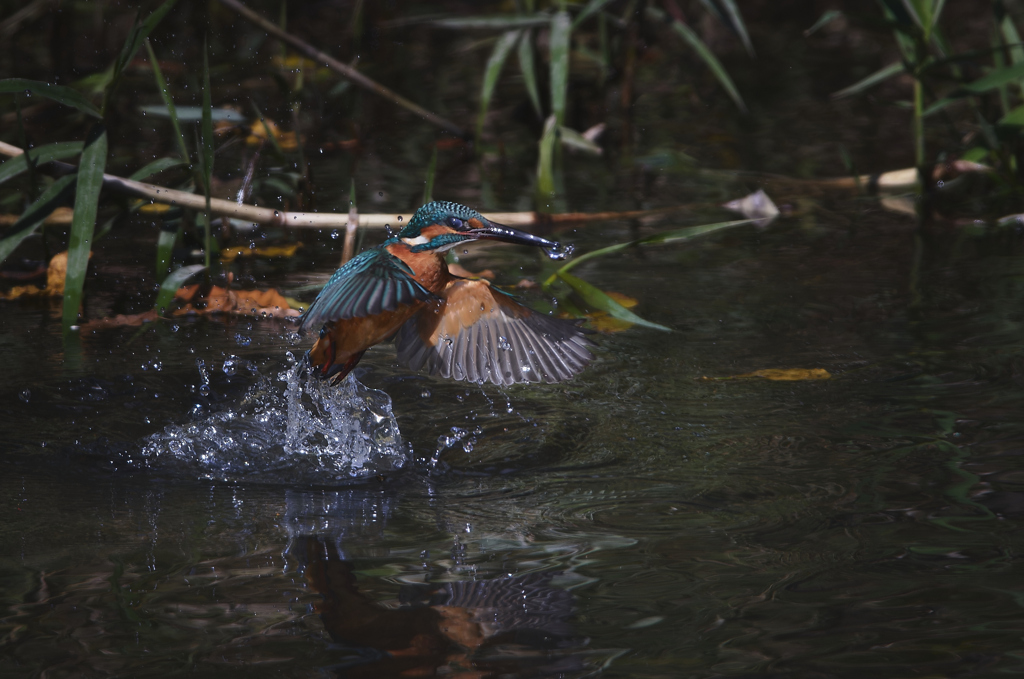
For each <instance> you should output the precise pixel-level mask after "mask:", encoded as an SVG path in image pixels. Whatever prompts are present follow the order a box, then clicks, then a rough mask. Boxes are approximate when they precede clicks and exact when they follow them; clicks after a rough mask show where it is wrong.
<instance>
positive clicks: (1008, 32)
mask: <svg viewBox="0 0 1024 679" xmlns="http://www.w3.org/2000/svg"><path fill="white" fill-rule="evenodd" d="M999 29H1000V32H1001V33H1002V35H1003V46H1006V47H1008V51H1009V53H1010V63H1012V64H1022V63H1024V47H1022V46H1021V44H1020V34H1019V33H1018V32H1017V27H1016V26H1015V25H1014V24H1013V19H1012V18H1011V17H1010V16H1009V15H1006V16H1004V17H1003V20H1002V21H1001V22H1000V24H999ZM1017 86H1018V87H1019V88H1020V90H1021V91H1022V92H1024V80H1018V81H1017Z"/></svg>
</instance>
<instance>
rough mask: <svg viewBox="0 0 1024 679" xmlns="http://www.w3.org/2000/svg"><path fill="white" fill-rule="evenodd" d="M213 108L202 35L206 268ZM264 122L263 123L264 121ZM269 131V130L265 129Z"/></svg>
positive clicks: (210, 231)
mask: <svg viewBox="0 0 1024 679" xmlns="http://www.w3.org/2000/svg"><path fill="white" fill-rule="evenodd" d="M212 110H213V103H212V98H211V95H210V59H209V49H208V46H207V42H206V37H205V36H204V37H203V149H202V153H203V191H204V193H205V194H206V219H205V220H204V223H205V226H206V244H205V246H204V247H203V251H204V252H203V254H204V256H205V261H206V268H207V269H209V268H210V256H211V253H212V251H213V228H212V227H211V226H210V219H211V217H210V215H211V210H210V191H211V189H212V186H211V183H212V181H213V118H212V117H211V114H210V112H211V111H212ZM264 124H265V123H264ZM267 133H268V134H269V133H270V130H269V129H268V130H267Z"/></svg>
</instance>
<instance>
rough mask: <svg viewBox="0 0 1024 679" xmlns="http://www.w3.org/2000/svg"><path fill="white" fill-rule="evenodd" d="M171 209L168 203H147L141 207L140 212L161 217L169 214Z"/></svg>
mask: <svg viewBox="0 0 1024 679" xmlns="http://www.w3.org/2000/svg"><path fill="white" fill-rule="evenodd" d="M170 209H171V206H170V205H167V204H166V203H145V204H143V205H140V206H139V212H141V213H143V214H148V215H159V214H163V213H165V212H169V211H170Z"/></svg>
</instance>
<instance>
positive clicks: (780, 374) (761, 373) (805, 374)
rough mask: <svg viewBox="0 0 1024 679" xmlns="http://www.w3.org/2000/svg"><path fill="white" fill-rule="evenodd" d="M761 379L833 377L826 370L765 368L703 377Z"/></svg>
mask: <svg viewBox="0 0 1024 679" xmlns="http://www.w3.org/2000/svg"><path fill="white" fill-rule="evenodd" d="M753 377H760V378H762V379H766V380H772V381H774V382H800V381H803V380H827V379H830V378H831V377H832V375H831V374H829V372H828V371H827V370H825V369H824V368H787V369H782V368H765V369H764V370H755V371H754V372H752V373H744V374H742V375H732V376H730V377H702V378H701V379H702V380H741V379H749V378H753Z"/></svg>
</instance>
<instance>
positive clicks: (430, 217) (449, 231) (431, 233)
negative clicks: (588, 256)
mask: <svg viewBox="0 0 1024 679" xmlns="http://www.w3.org/2000/svg"><path fill="white" fill-rule="evenodd" d="M398 237H399V238H400V239H401V240H403V241H405V242H406V243H407V244H409V245H411V246H412V249H413V251H414V252H425V251H428V250H429V251H433V252H444V251H446V250H449V249H451V248H453V247H455V246H456V245H459V244H460V243H465V242H468V241H474V240H500V241H505V242H506V243H517V244H519V245H536V246H538V247H542V248H544V249H546V250H559V249H561V246H560V245H559V244H558V243H556V242H555V241H550V240H547V239H546V238H541V237H540V236H534V235H533V234H529V233H526V232H525V231H520V230H518V229H513V228H512V227H510V226H503V225H501V224H496V223H494V222H492V221H490V220H488V219H487V218H486V217H484V216H483V215H481V214H480V213H479V212H477V211H476V210H471V209H470V208H468V207H466V206H465V205H459V204H458V203H452V202H449V201H445V200H435V201H433V202H432V203H427V204H426V205H424V206H422V207H421V208H420V209H418V210H416V214H414V215H413V216H412V219H410V220H409V223H408V224H406V225H405V228H403V229H402V230H401V232H399V234H398Z"/></svg>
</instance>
